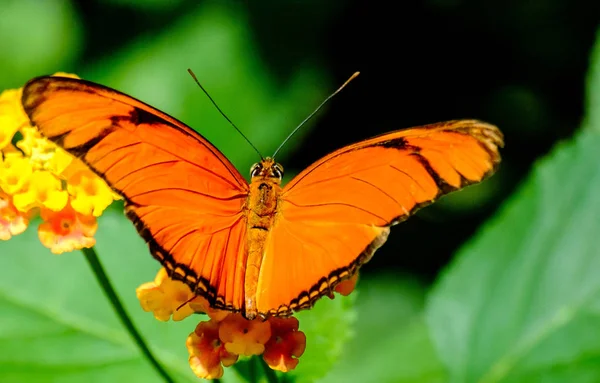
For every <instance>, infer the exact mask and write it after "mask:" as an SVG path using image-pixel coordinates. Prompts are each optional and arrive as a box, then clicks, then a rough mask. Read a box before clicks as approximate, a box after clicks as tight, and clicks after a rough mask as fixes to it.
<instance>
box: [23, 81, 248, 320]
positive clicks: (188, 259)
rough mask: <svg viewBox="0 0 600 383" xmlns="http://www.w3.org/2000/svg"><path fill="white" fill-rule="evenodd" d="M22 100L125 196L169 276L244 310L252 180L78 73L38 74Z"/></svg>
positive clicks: (173, 124)
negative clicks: (243, 269) (70, 75)
mask: <svg viewBox="0 0 600 383" xmlns="http://www.w3.org/2000/svg"><path fill="white" fill-rule="evenodd" d="M23 106H24V108H25V111H26V113H27V114H28V115H29V117H30V119H31V121H32V122H33V124H35V125H37V127H38V129H39V130H40V132H41V133H42V134H43V135H44V136H46V137H48V138H49V139H51V140H52V141H54V142H56V143H57V144H59V145H60V146H62V147H63V148H64V149H65V150H67V151H68V152H70V153H71V154H73V155H75V156H76V157H79V158H80V159H81V160H82V161H83V162H85V163H86V164H87V165H88V166H89V167H90V168H91V169H92V170H93V171H94V172H96V173H97V174H98V175H100V176H101V177H103V178H104V179H105V180H106V182H107V183H108V184H109V185H110V186H111V187H112V188H113V189H114V190H115V191H116V192H118V193H119V194H121V195H122V196H123V197H124V198H125V200H126V211H127V215H128V216H129V218H131V219H132V220H133V221H134V223H135V225H136V227H137V229H138V231H139V232H140V234H141V235H142V236H143V237H144V238H145V239H146V240H147V241H148V243H149V245H150V249H151V251H152V253H153V255H154V256H155V257H156V258H158V259H159V260H160V261H161V263H162V264H163V265H164V266H165V267H166V268H167V270H168V271H169V273H170V274H171V275H172V276H173V277H175V278H178V279H181V280H183V281H185V282H186V283H187V284H188V285H190V287H191V288H192V289H193V290H194V291H196V292H197V293H198V294H200V295H204V296H206V297H208V298H209V300H210V301H211V302H213V304H215V305H216V306H219V307H226V308H229V309H232V310H240V309H241V307H242V304H243V297H244V291H243V273H239V272H238V271H236V270H237V268H238V267H239V265H240V264H241V265H243V264H244V263H245V257H246V253H245V247H246V244H245V238H246V235H245V232H246V224H245V215H244V213H243V209H242V207H243V205H244V202H245V200H246V197H247V193H248V184H247V182H246V181H245V180H244V178H243V177H242V176H241V175H240V174H239V172H238V171H237V170H236V169H235V167H234V166H233V165H232V164H231V163H230V162H229V161H228V160H227V158H225V156H224V155H223V154H221V153H220V152H219V151H218V150H217V149H216V148H215V147H214V146H213V145H212V144H210V143H209V142H208V141H207V140H206V139H205V138H203V137H202V136H200V135H199V134H197V133H196V132H195V131H193V130H192V129H190V128H189V127H187V126H185V125H184V124H183V123H181V122H179V121H177V120H175V119H174V118H172V117H170V116H168V115H166V114H164V113H162V112H160V111H158V110H156V109H154V108H152V107H151V106H149V105H147V104H144V103H142V102H140V101H138V100H136V99H133V98H131V97H129V96H127V95H124V94H122V93H119V92H117V91H114V90H112V89H109V88H105V87H103V86H101V85H97V84H93V83H90V82H87V81H83V80H77V79H71V78H60V77H42V78H38V79H34V80H32V81H30V82H29V83H28V84H27V85H26V86H25V88H24V91H23Z"/></svg>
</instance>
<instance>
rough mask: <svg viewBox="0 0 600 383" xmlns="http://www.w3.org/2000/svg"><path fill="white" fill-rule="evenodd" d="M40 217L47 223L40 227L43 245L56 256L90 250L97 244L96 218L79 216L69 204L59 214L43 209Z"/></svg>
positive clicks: (39, 231)
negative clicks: (83, 249)
mask: <svg viewBox="0 0 600 383" xmlns="http://www.w3.org/2000/svg"><path fill="white" fill-rule="evenodd" d="M40 215H41V217H42V219H43V220H44V221H45V222H44V223H42V224H41V225H40V226H39V228H38V236H39V238H40V241H41V242H42V244H43V245H44V246H46V247H47V248H49V249H50V251H52V252H53V253H54V254H61V253H65V252H68V251H73V250H80V249H82V248H84V247H87V248H89V247H92V246H94V245H95V244H96V240H95V239H94V234H95V233H96V229H97V228H98V224H97V223H96V218H94V217H91V216H86V215H83V214H79V213H77V212H76V211H75V210H73V208H72V207H71V206H70V205H68V204H67V205H65V207H64V209H62V210H61V211H58V212H56V211H52V210H50V209H42V210H41V214H40Z"/></svg>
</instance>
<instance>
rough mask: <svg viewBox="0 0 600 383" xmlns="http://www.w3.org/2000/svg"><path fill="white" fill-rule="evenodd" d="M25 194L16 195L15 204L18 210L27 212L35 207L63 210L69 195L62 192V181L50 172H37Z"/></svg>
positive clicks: (32, 176)
mask: <svg viewBox="0 0 600 383" xmlns="http://www.w3.org/2000/svg"><path fill="white" fill-rule="evenodd" d="M25 189H26V190H24V191H23V192H20V193H17V194H15V195H14V198H13V202H14V204H15V206H16V207H17V209H19V210H21V211H27V210H29V209H31V208H34V207H46V208H48V209H50V210H53V211H59V210H62V209H63V208H64V207H65V206H66V204H67V202H68V200H69V195H68V193H67V192H66V191H65V190H62V189H63V188H62V183H61V181H60V180H59V179H58V178H56V176H55V175H54V174H52V173H50V172H48V171H44V170H41V171H39V170H38V171H35V172H33V174H32V175H31V177H30V178H29V183H28V185H27V187H26V188H25Z"/></svg>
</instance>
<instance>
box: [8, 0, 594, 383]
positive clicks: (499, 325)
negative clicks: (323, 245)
mask: <svg viewBox="0 0 600 383" xmlns="http://www.w3.org/2000/svg"><path fill="white" fill-rule="evenodd" d="M599 21H600V3H599V2H593V1H584V0H579V1H568V0H547V1H541V0H534V1H500V0H493V1H478V0H463V1H461V0H428V1H421V2H401V3H398V4H397V5H395V7H391V6H390V5H389V4H387V3H384V2H367V1H342V0H337V1H327V2H323V1H316V0H307V1H286V2H282V1H275V0H263V1H255V2H238V1H191V0H178V1H174V0H170V1H168V0H147V1H142V0H139V1H136V0H89V1H85V0H81V1H67V0H45V1H37V0H0V89H5V88H13V87H20V86H22V85H23V84H24V83H25V82H26V81H27V80H28V79H29V78H31V77H34V76H37V75H42V74H51V73H54V72H56V71H67V72H73V73H77V74H79V75H80V76H82V77H84V78H86V79H88V80H92V81H95V82H99V83H102V84H104V85H107V86H111V87H114V88H116V89H119V90H121V91H124V92H126V93H128V94H131V95H132V96H135V97H137V98H139V99H141V100H143V101H146V102H148V103H150V104H152V105H154V106H156V107H158V108H160V109H161V110H164V111H165V112H167V113H169V114H171V115H173V116H175V117H177V118H178V119H180V120H182V121H184V122H186V123H188V124H189V125H190V126H192V127H194V128H195V129H196V130H197V131H199V132H200V133H201V134H202V135H204V136H205V137H207V138H208V139H209V140H210V141H212V142H213V143H214V144H215V145H216V146H217V147H218V148H220V149H221V150H222V151H223V152H224V153H225V155H227V156H228V157H229V158H230V159H231V160H232V161H233V162H234V164H235V165H236V166H237V167H238V169H240V171H241V173H242V174H247V172H248V169H249V168H250V165H251V164H252V163H254V162H255V161H256V160H257V156H256V153H254V152H253V150H252V149H251V148H250V147H249V146H248V145H247V144H246V143H245V142H244V141H243V139H242V138H241V137H240V136H239V135H238V134H237V133H235V131H233V129H232V128H231V127H230V126H228V124H227V122H226V121H225V120H224V119H223V118H222V117H221V116H220V115H219V114H218V112H217V111H216V110H215V109H214V107H212V106H211V104H210V102H209V101H208V100H207V98H206V97H205V96H204V95H203V94H202V93H201V91H200V90H199V89H198V88H197V86H196V85H195V84H194V83H193V81H192V79H191V78H190V77H189V75H188V73H187V72H186V69H187V68H191V69H193V70H194V72H195V73H196V75H197V76H198V78H199V79H200V81H201V82H202V83H203V85H204V86H205V87H206V89H207V90H208V91H209V92H210V93H211V95H212V96H213V98H214V99H215V100H216V101H217V103H218V104H219V105H220V107H221V108H222V109H223V110H224V111H225V112H226V113H227V114H228V116H229V117H230V118H231V119H232V120H233V121H234V122H235V123H236V124H237V125H238V126H239V127H240V128H241V129H242V131H243V132H244V133H245V134H246V135H247V136H248V137H249V139H250V140H251V141H252V142H253V143H254V145H255V146H257V147H258V149H259V150H260V151H261V153H263V155H270V154H271V153H272V152H273V151H274V150H275V148H276V147H277V146H278V145H279V143H280V142H281V141H282V140H283V139H284V138H285V136H286V135H287V134H288V133H289V132H290V131H291V130H292V129H293V128H294V127H295V126H296V125H297V124H298V123H299V122H300V121H301V120H302V119H303V118H304V117H305V116H307V115H308V114H309V113H310V112H311V111H312V110H313V109H314V107H316V106H317V105H318V103H319V102H320V101H321V100H323V99H324V97H326V96H327V94H328V93H329V92H331V91H332V90H334V89H335V88H337V86H339V85H340V84H341V83H343V81H345V80H346V79H347V77H348V76H350V75H351V74H352V73H353V72H354V71H357V70H359V71H361V75H360V76H359V77H358V78H357V79H356V80H355V81H354V82H352V83H351V85H350V86H349V87H348V88H346V89H345V90H344V91H343V92H342V93H341V94H340V95H339V96H337V97H336V98H335V99H334V100H333V101H332V102H330V104H329V105H328V106H327V107H326V108H325V109H324V110H323V111H322V112H321V113H319V115H318V116H317V118H315V119H314V120H313V121H312V122H311V123H310V124H309V125H308V126H306V127H305V128H304V129H303V130H301V131H300V133H299V134H298V135H296V136H295V137H294V138H293V139H292V140H291V141H290V142H289V143H288V144H287V146H286V147H285V148H284V150H283V151H282V152H281V154H280V157H279V158H278V160H279V161H281V162H282V163H283V165H284V167H285V168H286V171H287V176H288V177H290V176H293V174H295V173H297V172H298V171H299V170H300V169H302V168H303V167H305V166H307V165H309V164H310V163H311V162H312V161H315V160H316V159H318V158H319V157H321V156H323V155H325V154H327V153H328V152H330V151H332V150H334V149H336V148H339V147H341V146H343V145H346V144H349V143H352V142H355V141H358V140H361V139H365V138H368V137H370V136H373V135H376V134H379V133H383V132H387V131H390V130H395V129H400V128H406V127H410V126H414V125H420V124H425V123H431V122H437V121H443V120H450V119H455V118H478V119H482V120H485V121H488V122H491V123H494V124H496V125H498V126H499V127H500V128H501V129H502V130H503V132H504V134H505V139H506V148H505V149H504V150H503V151H502V156H503V163H502V166H501V169H500V171H499V172H498V174H497V175H496V176H494V177H493V178H491V179H490V180H488V181H487V182H485V183H483V184H481V185H479V186H476V187H472V188H469V189H467V190H466V191H464V192H460V193H457V194H454V195H451V196H449V197H446V198H443V199H442V200H441V201H439V202H438V203H437V204H435V205H433V206H432V207H429V208H427V209H425V210H423V211H421V212H419V213H418V214H417V215H416V216H415V217H413V218H411V219H410V220H409V221H407V222H405V223H403V224H402V225H399V226H397V227H395V228H394V229H393V230H392V235H391V236H390V239H389V240H388V242H387V244H386V245H385V246H384V247H383V248H381V249H380V250H379V251H378V253H377V256H375V257H374V259H373V260H372V261H371V262H370V264H369V265H368V266H367V267H365V268H364V269H363V270H364V272H363V281H362V282H361V283H360V284H359V286H360V289H359V292H358V294H357V297H356V298H355V300H356V301H357V302H356V309H354V310H353V309H349V308H347V307H345V304H344V303H340V302H339V301H341V300H340V299H337V300H335V301H334V302H328V303H327V304H325V303H319V304H318V305H317V309H318V310H315V312H314V313H313V312H310V313H306V314H304V313H303V314H302V315H304V316H305V317H306V319H305V318H304V317H303V319H301V328H303V329H305V330H306V331H307V333H308V334H309V339H308V342H309V351H307V355H306V356H305V357H303V358H302V359H301V363H300V367H299V368H298V371H297V374H296V375H290V376H291V377H290V379H298V380H299V381H314V380H315V379H317V378H321V379H322V381H324V382H331V381H350V380H352V379H357V378H360V379H361V380H362V381H379V382H385V381H389V382H402V381H406V382H415V381H416V382H445V381H452V382H538V381H544V382H591V383H593V382H599V381H600V367H598V366H600V338H599V335H598V334H600V324H599V323H600V282H598V281H600V278H598V277H597V275H599V274H598V273H599V272H600V265H599V262H600V261H599V259H598V258H599V256H600V253H599V251H598V250H596V248H597V243H596V242H597V241H596V240H595V235H596V233H597V231H596V229H600V223H599V221H598V218H597V217H600V207H599V202H598V201H599V199H598V197H596V196H595V193H594V191H597V190H598V188H597V187H598V186H600V184H599V183H600V180H599V176H598V170H596V169H597V168H598V166H597V165H598V163H600V161H599V157H598V155H595V153H596V152H597V151H598V149H597V146H596V145H595V144H600V140H598V138H597V137H596V136H595V135H594V134H593V133H591V132H593V131H594V130H595V131H600V118H596V117H595V113H597V112H595V109H596V108H598V107H599V106H596V104H595V103H594V102H593V101H594V100H599V99H598V97H600V81H599V80H596V81H595V82H594V79H595V78H596V77H594V73H595V72H593V71H592V72H588V69H589V67H590V57H593V54H592V52H593V51H592V47H593V46H594V41H595V39H596V30H597V27H598V24H599ZM594 62H596V61H594ZM586 84H587V85H586ZM586 95H587V98H585V97H586ZM586 100H587V102H586ZM584 119H585V121H586V122H587V126H586V127H587V129H586V130H585V131H587V132H588V133H576V132H578V131H579V130H580V126H581V124H582V121H584ZM574 136H576V137H577V138H575V139H573V141H572V142H571V140H572V137H574ZM563 141H566V142H567V143H566V144H564V145H562V146H561V147H560V148H559V149H557V151H556V152H553V154H551V155H550V157H549V158H548V159H546V160H542V161H541V163H538V164H537V165H535V164H534V162H535V161H536V160H537V159H538V158H540V157H541V156H544V155H546V154H548V153H549V152H551V150H552V148H553V147H554V146H555V144H556V143H557V142H563ZM532 169H534V170H533V173H531V172H532ZM525 179H528V181H526V182H525V181H524V180H525ZM515 190H517V193H516V194H514V196H513V197H512V198H511V200H510V201H509V202H507V203H505V204H504V201H505V200H507V199H509V197H510V196H511V195H513V192H515ZM502 206H504V207H502ZM597 213H598V214H597ZM492 216H494V219H493V220H492V221H491V222H489V223H488V224H485V225H483V228H481V227H482V224H483V222H485V221H486V220H488V219H489V218H490V217H492ZM130 226H131V225H129V224H128V223H127V222H125V221H124V220H123V219H122V217H120V215H119V213H117V212H110V213H108V214H107V215H106V216H105V217H103V218H102V219H101V229H100V232H99V234H98V251H99V253H100V255H101V256H102V257H103V259H105V262H106V264H107V268H108V269H109V272H110V273H111V276H112V277H113V279H114V280H115V283H116V284H117V286H118V287H119V291H120V293H121V294H122V295H123V296H124V297H125V300H126V301H127V303H128V307H129V310H130V311H131V312H132V313H134V316H135V317H136V321H137V322H140V327H142V330H143V331H145V334H146V336H147V337H148V338H149V339H150V341H151V343H152V345H153V347H154V348H155V350H157V354H159V357H160V358H161V360H162V361H163V362H164V363H165V364H167V366H168V367H169V368H171V369H172V370H173V371H175V372H176V374H179V375H178V377H180V378H181V379H182V380H186V381H187V380H191V381H193V378H190V373H189V371H188V370H189V368H188V367H187V362H186V359H187V358H186V356H185V349H184V347H183V345H184V341H185V336H186V334H187V333H189V332H190V331H192V329H193V326H194V324H195V323H189V322H188V323H187V324H183V323H180V324H177V325H172V326H166V325H163V324H160V323H155V321H154V320H153V318H151V315H150V314H145V315H144V314H143V313H142V314H141V315H140V313H139V311H141V310H139V309H138V306H137V303H136V300H135V297H134V296H132V291H133V289H134V288H135V286H137V284H140V283H142V282H145V281H149V280H151V279H152V278H153V276H154V274H153V273H154V272H155V270H156V269H157V263H156V262H155V261H153V260H152V259H151V257H150V255H148V254H147V252H146V251H145V245H144V244H143V242H142V241H141V240H140V239H138V238H137V236H136V234H135V232H134V230H133V228H131V227H130ZM475 233H478V234H477V236H476V237H475V239H473V240H471V241H470V242H469V243H468V245H466V246H465V247H463V248H462V250H461V251H460V252H459V253H458V255H457V254H456V251H457V249H458V248H459V247H460V246H462V245H463V244H464V243H465V242H466V241H467V240H468V239H469V238H472V236H473V235H474V234H475ZM115 238H123V239H122V240H119V241H117V243H115ZM0 253H1V256H0V262H1V263H0V270H3V271H2V272H1V273H2V278H0V292H1V294H0V297H1V299H2V300H3V301H2V304H1V305H0V382H24V381H33V380H37V381H44V382H45V381H48V382H50V381H51V382H79V381H83V380H85V381H98V382H103V381H107V380H109V378H114V379H116V380H117V381H145V382H147V381H153V379H157V378H156V377H155V376H154V375H153V372H152V370H151V369H150V368H149V367H148V365H147V364H146V363H145V362H144V361H143V360H141V359H140V358H139V356H138V354H137V350H136V349H135V348H134V347H133V346H132V344H131V343H130V341H129V339H128V337H127V335H126V334H125V333H124V332H123V330H122V329H121V328H120V326H119V324H118V322H117V321H116V320H115V319H114V318H113V316H112V312H111V309H110V308H109V307H108V305H107V304H106V302H105V301H104V300H103V297H102V295H101V293H100V291H99V290H98V288H97V286H96V285H95V281H94V280H93V278H92V276H91V274H90V273H89V271H88V270H87V269H86V266H85V264H84V263H83V261H82V260H81V259H80V257H78V255H77V254H72V255H63V256H61V257H51V256H50V255H49V252H47V251H45V250H44V249H41V246H40V245H39V244H38V243H37V239H36V233H35V230H34V228H31V229H30V230H29V231H28V233H26V234H24V235H22V236H19V237H17V238H15V239H13V240H11V241H9V242H7V243H0ZM46 253H47V254H46ZM130 254H135V255H136V256H135V257H131V256H130V257H126V256H125V255H130ZM41 265H43V266H42V267H41ZM443 268H445V269H443ZM442 269H443V270H444V271H441V270H442ZM594 273H595V274H594ZM440 275H442V277H440ZM594 275H595V276H596V277H594ZM594 278H595V279H594ZM432 285H434V286H435V287H434V288H433V290H430V287H431V286H432ZM128 294H129V295H128ZM344 302H345V301H344ZM327 305H331V306H327ZM347 305H349V306H351V305H352V304H351V302H350V303H348V304H347ZM424 306H425V307H426V308H425V309H424ZM328 308H329V310H328ZM319 310H320V311H319ZM327 315H329V317H327ZM191 322H193V321H191ZM332 328H336V329H337V330H338V332H335V333H332V331H331V329H332ZM323 333H327V335H323ZM36 334H37V335H36ZM352 334H354V338H353V340H350V341H349V343H346V342H345V341H346V340H347V339H350V338H352V336H353V335H352ZM311 342H313V343H312V344H313V350H317V351H314V353H313V351H311V349H310V347H311ZM303 366H305V367H303ZM229 379H231V381H234V380H235V379H243V377H240V376H234V374H232V375H231V376H226V381H229ZM157 381H158V380H157Z"/></svg>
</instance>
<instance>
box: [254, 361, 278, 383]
mask: <svg viewBox="0 0 600 383" xmlns="http://www.w3.org/2000/svg"><path fill="white" fill-rule="evenodd" d="M257 359H260V362H259V363H260V364H261V365H262V366H263V370H265V376H266V377H267V381H268V382H269V383H278V382H279V379H278V378H277V374H276V373H275V371H273V370H272V369H271V367H269V366H268V365H267V362H265V361H264V359H263V358H257Z"/></svg>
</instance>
